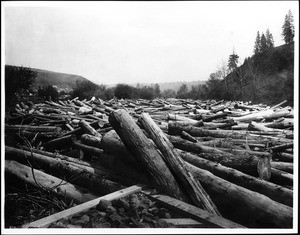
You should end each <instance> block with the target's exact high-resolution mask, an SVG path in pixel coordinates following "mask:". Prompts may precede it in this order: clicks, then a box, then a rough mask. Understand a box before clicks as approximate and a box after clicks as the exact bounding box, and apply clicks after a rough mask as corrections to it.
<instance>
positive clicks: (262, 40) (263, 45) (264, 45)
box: [260, 33, 268, 52]
mask: <svg viewBox="0 0 300 235" xmlns="http://www.w3.org/2000/svg"><path fill="white" fill-rule="evenodd" d="M267 49H268V46H267V39H266V37H265V35H264V34H263V33H262V35H261V38H260V52H263V51H265V50H267Z"/></svg>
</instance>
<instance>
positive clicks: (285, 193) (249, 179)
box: [177, 149, 293, 207]
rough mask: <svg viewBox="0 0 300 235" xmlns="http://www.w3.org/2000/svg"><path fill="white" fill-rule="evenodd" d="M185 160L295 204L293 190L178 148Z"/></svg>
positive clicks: (234, 181)
mask: <svg viewBox="0 0 300 235" xmlns="http://www.w3.org/2000/svg"><path fill="white" fill-rule="evenodd" d="M177 151H178V153H179V154H180V156H181V157H182V159H183V160H185V161H186V162H188V163H190V164H193V165H194V166H197V167H199V168H201V169H204V170H208V171H210V172H211V173H213V174H214V175H216V176H218V177H220V178H223V179H225V180H228V181H230V182H232V183H234V184H236V185H239V186H242V187H244V188H247V189H250V190H252V191H255V192H258V193H261V194H264V195H266V196H268V197H269V198H271V199H272V200H274V201H277V202H280V203H282V204H285V205H288V206H291V207H292V206H293V191H292V190H289V189H287V188H285V187H282V186H279V185H276V184H274V183H271V182H268V181H265V180H262V179H259V178H256V177H253V176H250V175H248V174H245V173H243V172H241V171H238V170H235V169H233V168H230V167H226V166H223V165H221V164H219V163H216V162H212V161H209V160H207V159H204V158H201V157H199V156H197V155H194V154H191V153H188V152H185V151H182V150H179V149H178V150H177Z"/></svg>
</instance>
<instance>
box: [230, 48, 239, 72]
mask: <svg viewBox="0 0 300 235" xmlns="http://www.w3.org/2000/svg"><path fill="white" fill-rule="evenodd" d="M238 60H239V56H238V55H237V54H235V52H234V51H233V52H232V54H231V55H230V56H229V60H228V69H229V70H230V71H233V70H234V69H236V67H237V63H238Z"/></svg>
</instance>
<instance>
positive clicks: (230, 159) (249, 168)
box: [168, 136, 271, 180]
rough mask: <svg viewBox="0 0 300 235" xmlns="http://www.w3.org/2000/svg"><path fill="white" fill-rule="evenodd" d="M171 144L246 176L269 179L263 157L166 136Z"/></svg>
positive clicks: (268, 168)
mask: <svg viewBox="0 0 300 235" xmlns="http://www.w3.org/2000/svg"><path fill="white" fill-rule="evenodd" d="M168 137H169V139H170V141H171V143H172V144H173V145H174V146H175V147H176V148H178V149H181V150H184V151H187V152H192V153H196V154H197V155H198V156H200V157H202V158H205V159H207V160H210V161H213V162H217V163H220V164H222V165H224V166H228V167H231V168H234V169H237V170H239V171H242V172H244V173H246V174H249V175H252V176H255V177H260V178H261V179H265V180H268V179H269V178H270V177H271V169H270V160H269V158H268V157H265V156H260V157H259V156H255V155H250V154H247V153H245V154H231V153H228V152H224V151H221V150H218V149H217V148H212V147H208V146H204V145H201V144H200V143H199V142H197V143H192V142H189V141H186V140H183V139H181V138H179V137H176V136H168Z"/></svg>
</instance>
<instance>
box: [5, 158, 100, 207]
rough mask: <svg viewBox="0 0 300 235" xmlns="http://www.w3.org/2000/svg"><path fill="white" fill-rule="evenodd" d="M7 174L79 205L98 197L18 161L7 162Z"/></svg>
mask: <svg viewBox="0 0 300 235" xmlns="http://www.w3.org/2000/svg"><path fill="white" fill-rule="evenodd" d="M5 172H6V173H8V174H12V175H14V176H16V177H18V178H19V179H20V180H22V181H24V182H25V183H28V184H30V185H32V186H34V187H37V188H42V189H43V190H46V191H49V192H52V193H54V194H57V195H59V196H62V197H66V198H69V199H71V200H74V201H75V202H76V203H78V204H80V203H84V202H87V201H90V200H93V199H96V198H97V197H98V195H96V194H92V193H90V192H89V191H88V190H87V189H85V188H82V187H79V186H78V185H73V184H70V183H68V182H66V181H64V180H61V179H59V178H57V177H54V176H51V175H48V174H46V173H44V172H42V171H39V170H36V169H32V168H31V167H29V166H26V165H23V164H20V163H18V162H16V161H10V160H5Z"/></svg>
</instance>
